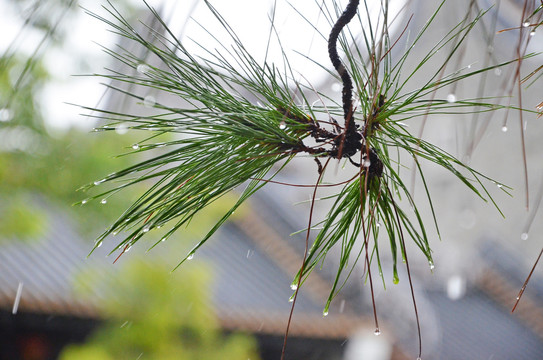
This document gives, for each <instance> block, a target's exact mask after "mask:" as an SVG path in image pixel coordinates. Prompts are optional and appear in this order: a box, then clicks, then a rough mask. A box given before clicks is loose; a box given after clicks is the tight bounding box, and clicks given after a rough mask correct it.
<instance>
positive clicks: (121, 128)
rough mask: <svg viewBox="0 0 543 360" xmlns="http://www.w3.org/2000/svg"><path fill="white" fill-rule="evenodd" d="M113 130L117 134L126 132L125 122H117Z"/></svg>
mask: <svg viewBox="0 0 543 360" xmlns="http://www.w3.org/2000/svg"><path fill="white" fill-rule="evenodd" d="M115 132H116V133H117V134H119V135H124V134H126V133H127V132H128V125H126V124H119V125H117V127H116V128H115Z"/></svg>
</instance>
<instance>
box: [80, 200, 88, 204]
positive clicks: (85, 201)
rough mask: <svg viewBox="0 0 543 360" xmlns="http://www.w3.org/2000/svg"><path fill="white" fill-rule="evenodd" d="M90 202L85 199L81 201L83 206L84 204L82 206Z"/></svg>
mask: <svg viewBox="0 0 543 360" xmlns="http://www.w3.org/2000/svg"><path fill="white" fill-rule="evenodd" d="M88 202H89V200H88V199H84V200H82V201H81V204H82V205H85V204H86V203H88Z"/></svg>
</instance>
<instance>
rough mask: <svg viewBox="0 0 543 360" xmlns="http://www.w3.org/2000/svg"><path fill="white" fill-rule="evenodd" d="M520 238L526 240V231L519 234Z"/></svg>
mask: <svg viewBox="0 0 543 360" xmlns="http://www.w3.org/2000/svg"><path fill="white" fill-rule="evenodd" d="M520 240H528V233H522V234H520Z"/></svg>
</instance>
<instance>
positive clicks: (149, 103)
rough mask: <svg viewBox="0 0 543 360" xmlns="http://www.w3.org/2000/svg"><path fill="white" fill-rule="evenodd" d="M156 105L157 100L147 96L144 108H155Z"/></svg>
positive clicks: (144, 99) (144, 100)
mask: <svg viewBox="0 0 543 360" xmlns="http://www.w3.org/2000/svg"><path fill="white" fill-rule="evenodd" d="M155 104H156V100H155V97H154V96H151V95H147V96H146V97H145V98H143V106H145V107H148V108H150V107H153V106H155Z"/></svg>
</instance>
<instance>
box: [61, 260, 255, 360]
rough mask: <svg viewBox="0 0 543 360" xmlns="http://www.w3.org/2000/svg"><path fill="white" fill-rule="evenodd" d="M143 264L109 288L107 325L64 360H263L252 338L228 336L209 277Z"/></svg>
mask: <svg viewBox="0 0 543 360" xmlns="http://www.w3.org/2000/svg"><path fill="white" fill-rule="evenodd" d="M170 270H171V268H169V267H167V266H164V265H158V264H156V263H148V262H144V261H141V260H135V261H131V262H129V263H128V264H127V266H125V267H124V268H123V269H122V271H120V272H119V273H118V274H117V276H116V277H115V278H110V280H109V281H108V283H107V289H108V290H109V291H106V293H107V295H106V299H105V301H103V312H104V318H106V319H108V320H106V321H105V322H104V324H103V325H102V326H100V327H99V328H98V330H97V331H96V332H95V333H93V334H92V335H91V336H90V338H89V339H88V341H87V342H86V343H85V344H82V345H70V346H68V347H67V348H66V349H65V350H64V351H63V353H62V354H61V356H60V360H76V359H77V360H81V359H83V360H84V359H93V360H109V359H140V358H141V359H157V360H158V359H160V360H168V359H177V360H192V359H225V360H229V359H231V360H238V359H252V360H256V359H258V355H257V353H256V350H255V349H256V344H255V342H254V340H253V339H252V338H250V337H248V336H245V335H240V334H233V335H228V336H224V335H223V334H221V330H220V327H219V324H218V321H217V318H216V317H215V315H214V314H213V311H212V308H211V305H210V302H209V294H208V292H209V286H201V285H202V284H208V283H209V281H210V276H209V273H208V272H206V271H205V270H204V269H202V268H197V267H193V266H190V267H186V268H185V269H184V270H183V272H182V273H180V272H179V273H173V274H171V273H170Z"/></svg>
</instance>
